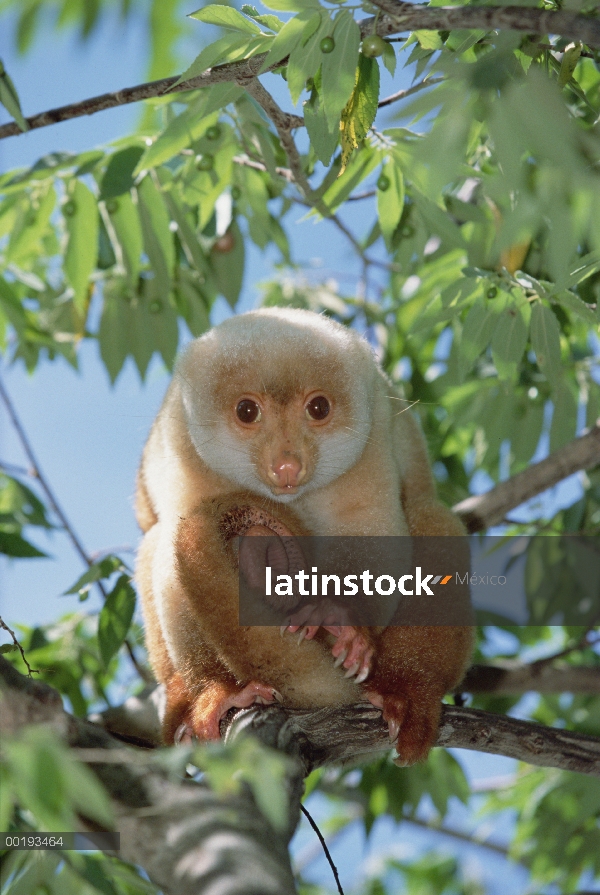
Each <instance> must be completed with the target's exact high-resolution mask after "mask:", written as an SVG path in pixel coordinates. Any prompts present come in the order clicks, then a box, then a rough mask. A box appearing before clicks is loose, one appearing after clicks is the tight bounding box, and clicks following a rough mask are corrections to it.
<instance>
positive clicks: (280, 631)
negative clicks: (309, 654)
mask: <svg viewBox="0 0 600 895" xmlns="http://www.w3.org/2000/svg"><path fill="white" fill-rule="evenodd" d="M287 629H288V626H287V625H281V627H280V628H279V635H280V636H281V637H283V636H284V635H285V632H286V631H287Z"/></svg>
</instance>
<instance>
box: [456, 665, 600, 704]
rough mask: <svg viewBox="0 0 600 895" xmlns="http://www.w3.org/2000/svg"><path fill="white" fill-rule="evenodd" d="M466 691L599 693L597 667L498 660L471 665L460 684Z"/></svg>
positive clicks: (516, 693)
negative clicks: (487, 663)
mask: <svg viewBox="0 0 600 895" xmlns="http://www.w3.org/2000/svg"><path fill="white" fill-rule="evenodd" d="M461 689H462V690H465V691H466V692H467V693H495V694H496V695H498V696H519V695H520V694H522V693H527V692H528V691H530V690H535V692H536V693H589V694H590V695H591V694H594V695H596V696H597V695H598V694H600V667H598V668H590V667H586V666H581V665H565V664H563V665H543V664H538V663H533V664H531V665H525V664H523V663H522V662H509V661H504V662H500V661H499V660H497V661H496V662H495V663H494V664H493V665H473V666H472V668H469V670H468V672H467V675H466V677H465V679H464V681H463V683H462V684H461Z"/></svg>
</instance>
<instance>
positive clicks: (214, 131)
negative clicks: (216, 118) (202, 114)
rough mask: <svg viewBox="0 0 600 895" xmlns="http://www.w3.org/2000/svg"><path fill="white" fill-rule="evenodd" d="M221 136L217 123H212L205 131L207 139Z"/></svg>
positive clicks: (215, 138) (216, 138)
mask: <svg viewBox="0 0 600 895" xmlns="http://www.w3.org/2000/svg"><path fill="white" fill-rule="evenodd" d="M220 136H221V128H220V127H219V125H218V124H214V125H213V126H212V127H209V128H208V129H207V131H206V139H207V140H218V139H219V137H220Z"/></svg>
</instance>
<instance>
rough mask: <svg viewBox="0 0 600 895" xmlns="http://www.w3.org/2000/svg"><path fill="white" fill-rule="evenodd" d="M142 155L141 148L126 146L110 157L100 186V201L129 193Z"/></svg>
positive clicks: (142, 149) (142, 150)
mask: <svg viewBox="0 0 600 895" xmlns="http://www.w3.org/2000/svg"><path fill="white" fill-rule="evenodd" d="M143 155H144V147H143V146H128V147H127V149H122V150H121V151H120V152H115V153H114V155H111V157H110V159H109V161H108V165H107V166H106V171H105V173H104V177H103V178H102V183H101V185H100V199H103V200H104V201H106V200H107V199H113V198H114V197H115V196H120V195H122V193H128V192H129V190H130V189H131V187H132V186H133V181H134V172H136V168H137V164H138V162H139V160H140V158H141V156H143Z"/></svg>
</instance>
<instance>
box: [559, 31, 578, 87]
mask: <svg viewBox="0 0 600 895" xmlns="http://www.w3.org/2000/svg"><path fill="white" fill-rule="evenodd" d="M582 50H583V45H582V44H581V42H580V41H577V42H576V43H571V44H569V46H568V47H566V49H565V51H564V53H563V57H562V61H561V63H560V71H559V72H558V86H559V87H566V85H567V84H568V83H569V81H570V80H571V78H572V77H573V72H574V71H575V68H576V66H577V63H578V62H579V57H580V56H581V51H582Z"/></svg>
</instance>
